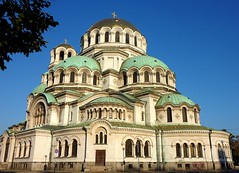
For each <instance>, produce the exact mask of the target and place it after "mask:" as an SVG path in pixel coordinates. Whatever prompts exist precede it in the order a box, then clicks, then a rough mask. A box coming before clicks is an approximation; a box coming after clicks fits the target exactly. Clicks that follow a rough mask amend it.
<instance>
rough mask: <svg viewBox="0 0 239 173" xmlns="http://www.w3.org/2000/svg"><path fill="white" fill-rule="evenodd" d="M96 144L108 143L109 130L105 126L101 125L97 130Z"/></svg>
mask: <svg viewBox="0 0 239 173" xmlns="http://www.w3.org/2000/svg"><path fill="white" fill-rule="evenodd" d="M95 143H96V144H107V131H106V129H105V128H103V127H99V128H98V129H96V132H95Z"/></svg>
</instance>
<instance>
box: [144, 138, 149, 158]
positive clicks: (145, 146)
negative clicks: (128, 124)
mask: <svg viewBox="0 0 239 173" xmlns="http://www.w3.org/2000/svg"><path fill="white" fill-rule="evenodd" d="M144 156H145V157H150V143H149V141H146V142H145V144H144Z"/></svg>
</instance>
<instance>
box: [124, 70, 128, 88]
mask: <svg viewBox="0 0 239 173" xmlns="http://www.w3.org/2000/svg"><path fill="white" fill-rule="evenodd" d="M123 80H124V85H127V84H128V77H127V74H126V72H123Z"/></svg>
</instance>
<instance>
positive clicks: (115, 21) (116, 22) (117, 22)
mask: <svg viewBox="0 0 239 173" xmlns="http://www.w3.org/2000/svg"><path fill="white" fill-rule="evenodd" d="M107 26H108V27H110V28H113V27H114V26H119V27H121V28H123V29H125V28H130V29H132V30H133V32H134V31H138V32H139V30H138V29H137V28H136V27H135V26H134V25H132V24H131V23H129V22H128V21H126V20H123V19H120V18H108V19H104V20H101V21H99V22H97V23H95V24H94V25H92V26H91V27H90V29H88V32H90V31H92V30H93V29H95V28H97V29H101V28H102V27H107Z"/></svg>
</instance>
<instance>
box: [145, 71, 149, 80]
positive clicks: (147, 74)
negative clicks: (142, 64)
mask: <svg viewBox="0 0 239 173" xmlns="http://www.w3.org/2000/svg"><path fill="white" fill-rule="evenodd" d="M144 82H149V72H148V71H145V72H144Z"/></svg>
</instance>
